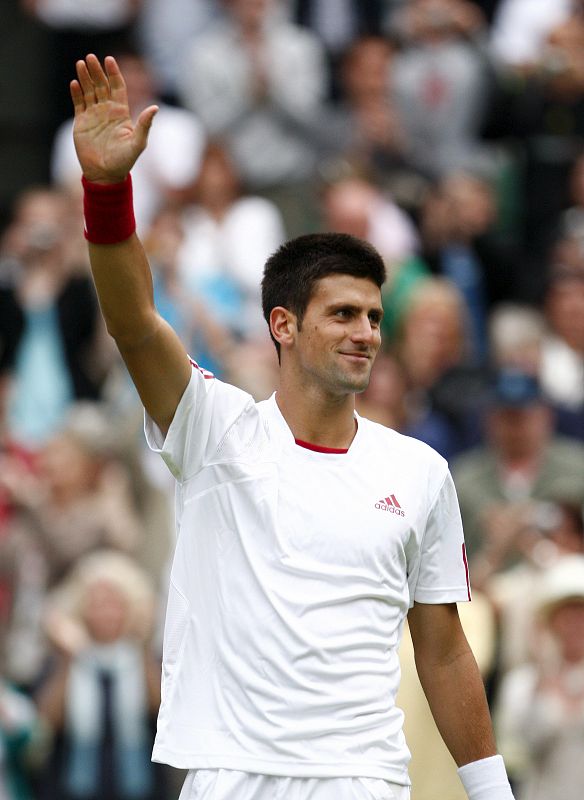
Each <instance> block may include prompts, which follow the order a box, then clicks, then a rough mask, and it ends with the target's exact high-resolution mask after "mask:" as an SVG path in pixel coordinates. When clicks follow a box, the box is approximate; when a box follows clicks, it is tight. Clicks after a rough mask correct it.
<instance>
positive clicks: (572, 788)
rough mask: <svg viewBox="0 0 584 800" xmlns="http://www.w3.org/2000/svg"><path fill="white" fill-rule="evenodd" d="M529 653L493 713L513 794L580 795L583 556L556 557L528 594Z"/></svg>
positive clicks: (573, 799)
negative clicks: (515, 783)
mask: <svg viewBox="0 0 584 800" xmlns="http://www.w3.org/2000/svg"><path fill="white" fill-rule="evenodd" d="M534 610H535V624H534V629H533V636H534V644H535V652H536V654H537V655H536V657H535V659H534V661H533V662H532V663H529V664H526V665H524V666H521V667H518V668H516V669H515V670H513V671H512V672H510V673H509V674H508V676H507V677H506V678H505V680H504V681H503V684H502V686H501V691H500V695H499V699H498V703H497V710H496V712H495V719H496V725H497V729H498V739H499V743H500V746H501V750H502V752H503V753H504V754H505V759H506V762H507V764H508V767H509V770H510V772H511V773H512V774H514V775H515V776H516V777H518V778H519V791H518V793H517V798H518V800H581V798H582V787H584V760H583V759H582V752H583V748H584V556H583V555H577V554H575V555H570V556H565V557H563V558H562V559H560V560H559V561H558V562H557V563H556V564H555V565H554V566H553V567H551V568H550V569H549V570H548V571H547V572H546V573H545V575H544V576H543V578H542V581H541V584H540V589H539V592H538V593H537V596H536V599H535V609H534Z"/></svg>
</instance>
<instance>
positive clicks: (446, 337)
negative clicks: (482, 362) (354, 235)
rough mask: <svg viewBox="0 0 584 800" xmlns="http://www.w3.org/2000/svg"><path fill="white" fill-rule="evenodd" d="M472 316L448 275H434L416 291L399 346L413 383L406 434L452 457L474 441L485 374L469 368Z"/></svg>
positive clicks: (409, 386) (397, 351)
mask: <svg viewBox="0 0 584 800" xmlns="http://www.w3.org/2000/svg"><path fill="white" fill-rule="evenodd" d="M467 325H468V322H467V316H466V312H465V307H464V302H463V298H462V296H461V295H460V293H459V291H458V290H457V289H456V287H455V286H454V285H453V284H451V283H450V282H449V281H447V280H445V279H443V278H428V279H426V280H422V281H420V282H419V283H417V284H416V285H415V286H414V287H413V290H412V292H411V295H410V297H409V301H408V303H407V306H406V308H405V310H404V314H403V317H402V320H401V325H400V327H399V329H398V333H397V337H396V340H395V344H394V347H393V350H394V352H395V354H396V356H397V359H398V362H399V364H400V365H401V368H402V369H403V371H404V374H405V378H406V386H407V408H408V419H407V425H406V427H405V428H404V429H403V432H404V433H408V434H409V435H410V436H414V437H415V438H418V439H421V440H422V441H424V442H426V443H427V444H430V445H431V446H432V447H434V448H435V449H436V450H438V452H439V453H441V454H442V455H443V456H444V457H445V458H447V459H449V458H452V457H453V456H454V455H455V454H457V453H458V452H460V450H461V449H464V448H465V447H468V446H469V442H472V441H473V435H474V434H473V430H474V427H475V426H474V416H473V414H474V405H475V404H476V403H478V398H477V396H476V395H477V393H480V392H481V391H482V388H483V387H482V384H481V380H480V375H476V374H475V372H474V371H472V370H470V371H469V370H468V369H467V363H468V350H467V346H468V345H467V342H468V337H467V334H466V331H467Z"/></svg>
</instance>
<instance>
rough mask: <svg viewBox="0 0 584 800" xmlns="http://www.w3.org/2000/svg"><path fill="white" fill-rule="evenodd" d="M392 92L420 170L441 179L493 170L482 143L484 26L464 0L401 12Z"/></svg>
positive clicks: (415, 0) (441, 0)
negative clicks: (462, 171)
mask: <svg viewBox="0 0 584 800" xmlns="http://www.w3.org/2000/svg"><path fill="white" fill-rule="evenodd" d="M394 25H395V30H396V33H397V34H398V35H399V36H400V38H401V41H402V45H403V47H402V49H401V51H400V52H398V54H397V55H396V57H395V60H394V62H393V66H392V80H391V83H392V87H393V91H394V92H395V98H396V103H397V108H398V111H399V114H400V116H401V119H402V122H403V125H404V128H405V132H406V137H407V139H408V142H409V143H410V144H411V147H412V152H413V158H414V161H415V163H416V164H417V165H418V167H419V168H420V169H422V170H425V171H427V172H428V173H429V174H430V175H432V176H434V177H438V176H441V175H443V174H444V173H445V172H450V171H452V170H458V169H469V168H471V167H473V168H476V167H477V166H478V165H482V166H483V168H485V169H491V168H492V167H493V163H492V159H491V156H490V155H489V153H488V152H487V151H486V150H485V147H484V146H483V145H481V144H480V142H479V133H480V128H481V121H482V117H483V115H484V112H485V110H486V102H487V97H488V92H489V89H490V69H489V60H488V57H487V53H486V50H485V48H484V47H483V44H482V39H481V38H480V37H481V35H482V33H483V31H484V19H483V16H482V14H481V11H480V9H479V8H478V6H476V5H475V4H474V3H472V2H469V0H411V2H410V3H407V4H405V6H404V7H403V9H401V10H398V12H397V13H396V18H395V23H394Z"/></svg>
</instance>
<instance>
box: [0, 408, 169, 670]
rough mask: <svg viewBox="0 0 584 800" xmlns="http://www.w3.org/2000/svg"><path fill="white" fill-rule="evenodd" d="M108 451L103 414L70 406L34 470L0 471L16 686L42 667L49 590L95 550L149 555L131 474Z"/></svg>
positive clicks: (8, 652)
mask: <svg viewBox="0 0 584 800" xmlns="http://www.w3.org/2000/svg"><path fill="white" fill-rule="evenodd" d="M113 452H114V443H113V441H112V436H111V429H110V428H109V426H108V425H107V423H106V421H105V419H104V418H103V417H102V416H101V415H100V413H99V412H98V411H97V410H96V409H95V408H93V407H92V406H76V407H74V408H72V409H71V410H70V412H69V416H68V420H67V424H66V426H64V427H63V429H62V430H61V431H60V432H59V433H58V434H56V435H55V436H53V438H52V439H51V440H50V441H49V442H47V443H46V445H45V446H44V447H43V448H42V449H41V450H40V452H39V454H38V461H37V471H36V474H35V473H32V472H30V471H29V472H28V473H25V472H24V471H23V470H22V469H20V470H16V469H13V471H12V472H8V471H6V472H4V473H3V474H2V486H3V488H4V490H5V491H6V492H8V496H9V498H10V500H11V502H12V504H13V507H14V512H13V515H12V518H11V519H10V521H9V522H8V526H7V531H6V533H5V536H4V541H3V548H2V561H3V562H4V563H5V564H6V567H5V568H6V570H7V571H9V577H10V583H11V590H12V596H13V601H12V609H11V617H10V624H9V626H8V630H7V631H6V636H5V638H6V641H5V653H4V656H5V663H6V670H7V674H8V675H9V676H10V677H11V678H13V679H14V680H16V681H17V682H18V683H20V684H24V685H29V684H30V683H31V682H32V681H33V680H34V678H35V677H36V674H37V671H38V669H39V668H40V663H41V659H42V657H43V642H42V637H41V632H40V627H39V626H40V618H41V614H42V607H43V603H44V599H45V595H46V591H47V588H48V587H50V586H52V585H54V584H55V582H56V581H58V580H59V579H61V578H62V576H63V575H64V574H65V572H66V571H67V570H69V569H70V568H71V567H72V566H73V564H74V563H75V562H76V561H77V559H79V558H80V557H81V556H82V555H84V554H86V553H89V552H91V551H92V550H95V549H96V548H100V547H115V548H118V549H120V550H125V551H126V552H132V553H139V556H140V558H144V559H146V558H147V555H148V553H147V551H148V546H149V543H148V542H147V541H145V534H144V528H143V525H142V521H141V519H140V516H139V514H138V511H137V509H136V507H135V505H134V500H133V496H132V491H131V486H130V481H129V476H128V474H127V472H126V471H125V469H124V467H123V466H122V464H121V462H120V461H119V460H116V459H115V458H113V457H112V453H113ZM155 533H156V535H157V536H162V535H163V533H164V532H163V531H160V530H158V531H156V532H155Z"/></svg>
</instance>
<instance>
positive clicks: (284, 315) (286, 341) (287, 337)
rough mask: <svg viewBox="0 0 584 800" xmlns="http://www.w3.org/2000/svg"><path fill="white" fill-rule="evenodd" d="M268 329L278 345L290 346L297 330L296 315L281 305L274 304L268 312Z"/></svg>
mask: <svg viewBox="0 0 584 800" xmlns="http://www.w3.org/2000/svg"><path fill="white" fill-rule="evenodd" d="M270 330H271V332H272V336H273V337H274V339H275V340H276V341H277V342H278V344H279V345H280V347H284V348H285V347H290V345H291V344H292V343H293V342H294V339H295V337H296V331H297V330H298V326H297V324H296V315H295V314H293V313H292V312H291V311H288V309H287V308H284V307H283V306H275V308H273V309H272V310H271V312H270Z"/></svg>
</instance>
